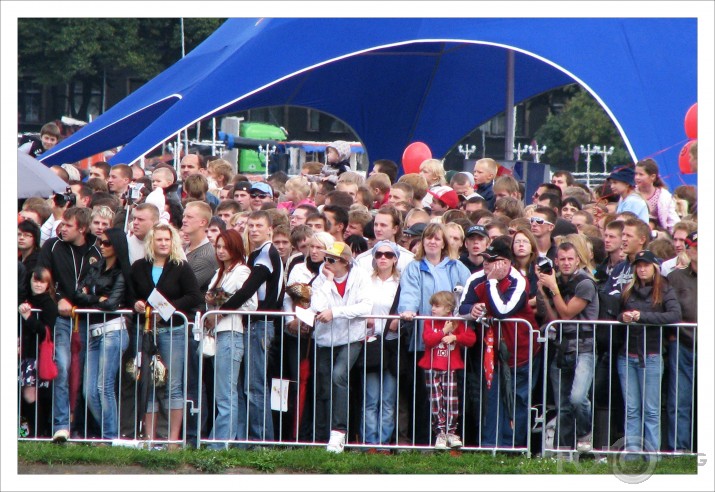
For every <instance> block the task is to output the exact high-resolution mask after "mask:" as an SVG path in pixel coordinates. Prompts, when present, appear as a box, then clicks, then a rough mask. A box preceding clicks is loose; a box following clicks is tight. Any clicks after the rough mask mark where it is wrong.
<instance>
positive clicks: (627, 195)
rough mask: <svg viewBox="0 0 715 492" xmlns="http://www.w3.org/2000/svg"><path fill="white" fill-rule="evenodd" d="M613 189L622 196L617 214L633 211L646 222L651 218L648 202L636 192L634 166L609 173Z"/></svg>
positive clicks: (609, 180)
mask: <svg viewBox="0 0 715 492" xmlns="http://www.w3.org/2000/svg"><path fill="white" fill-rule="evenodd" d="M608 182H609V183H610V184H611V190H613V192H614V193H615V194H617V195H618V196H620V197H621V198H620V199H619V200H618V207H617V208H616V214H620V213H621V212H632V213H634V214H635V215H636V216H637V217H638V218H639V219H641V220H642V221H643V222H645V223H646V224H647V223H648V221H649V220H650V214H649V212H648V203H646V201H645V200H644V199H643V197H641V196H640V195H639V194H638V193H637V192H636V172H635V171H634V170H633V168H632V167H621V168H618V169H616V170H615V171H613V172H612V173H611V174H609V175H608Z"/></svg>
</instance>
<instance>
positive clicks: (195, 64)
mask: <svg viewBox="0 0 715 492" xmlns="http://www.w3.org/2000/svg"><path fill="white" fill-rule="evenodd" d="M327 24H329V28H328V27H326V25H327ZM507 49H509V50H513V51H514V52H515V70H514V72H515V78H514V100H515V102H516V103H518V102H520V101H524V100H526V99H528V98H531V97H533V96H535V95H538V94H540V93H543V92H545V91H548V90H550V89H553V88H557V87H560V86H563V85H565V84H569V83H573V82H577V83H579V84H581V85H582V86H583V87H585V88H586V89H587V90H588V91H590V93H591V94H592V95H594V96H595V97H596V98H597V99H598V100H599V102H600V103H601V104H602V105H603V107H604V108H605V110H606V111H607V112H608V114H609V115H610V116H611V118H612V119H613V121H614V123H615V124H616V126H617V127H618V129H619V130H620V132H621V134H622V136H623V138H624V140H625V142H626V145H627V146H628V148H629V151H630V153H631V155H632V157H633V159H634V160H635V159H641V158H644V157H647V156H654V158H655V159H656V161H657V162H658V163H659V164H660V166H661V174H663V175H664V176H665V178H666V180H667V181H668V182H669V184H670V185H671V186H676V185H679V184H682V183H683V182H686V183H694V182H695V176H692V175H690V176H681V175H680V174H679V171H678V165H677V160H678V153H679V151H680V148H681V147H682V145H683V144H684V143H685V134H684V130H683V117H684V115H685V113H686V111H687V110H688V108H689V107H690V106H691V105H692V104H693V103H694V102H695V101H696V99H697V20H696V19H695V18H692V19H687V18H678V19H672V18H671V19H665V18H660V19H659V18H649V19H582V18H581V19H575V18H574V19H570V18H567V19H563V18H562V19H549V18H545V19H524V18H507V19H498V18H489V19H347V18H344V19H310V18H307V19H267V18H264V19H230V20H228V21H227V22H226V23H224V24H223V25H222V26H221V27H220V28H219V29H217V30H216V32H214V33H213V34H212V35H211V36H210V37H209V38H207V39H206V40H205V41H204V42H203V43H202V44H201V45H199V46H198V47H197V48H196V49H194V50H193V51H192V52H191V53H189V54H188V55H187V56H186V57H184V58H183V59H181V60H180V61H178V62H177V63H175V64H174V65H173V66H171V67H169V68H168V69H167V70H166V71H164V72H163V73H161V74H160V75H158V76H157V77H156V78H154V79H153V80H151V81H150V82H148V83H147V84H145V85H144V86H142V87H141V88H140V89H139V90H137V91H136V92H134V93H132V94H131V95H130V96H128V97H127V98H125V99H124V100H122V101H121V102H119V103H118V104H116V105H115V106H114V107H112V108H110V109H109V110H108V111H107V112H106V113H104V114H103V115H101V116H100V117H99V118H97V119H96V120H95V121H93V122H92V123H90V124H89V125H87V126H86V127H84V128H83V129H82V130H80V131H79V132H77V133H75V134H74V135H72V136H71V137H69V138H68V139H66V140H65V141H63V142H61V143H60V144H59V145H57V146H56V147H54V148H53V149H52V150H51V151H50V152H48V153H46V154H45V155H43V157H42V161H43V162H44V163H45V164H48V165H51V164H61V163H64V162H73V161H77V160H79V159H81V158H84V157H87V156H89V155H92V154H95V153H97V152H101V151H104V150H106V149H109V148H112V147H116V146H119V145H124V148H123V149H122V150H121V151H120V152H119V153H118V154H117V155H116V156H114V157H113V158H112V160H111V162H112V163H119V162H132V161H134V160H135V159H137V158H139V157H140V156H142V155H143V154H145V153H146V152H148V151H149V150H151V149H152V148H154V147H156V146H157V145H159V144H160V143H161V142H162V141H164V140H165V139H167V138H169V137H170V136H172V135H174V134H176V133H177V132H178V131H179V130H181V129H183V128H185V127H186V126H189V125H191V124H193V123H196V122H197V121H200V120H202V119H204V118H208V117H212V116H219V115H222V114H228V113H232V112H236V111H240V110H246V109H250V108H256V107H263V106H277V105H293V106H304V107H309V108H313V109H317V110H320V111H324V112H327V113H330V114H332V115H334V116H336V117H338V118H340V119H341V120H343V121H344V122H345V123H347V124H348V125H349V126H350V127H351V128H352V129H353V130H354V131H355V133H356V134H357V135H358V137H359V138H360V140H361V141H362V143H363V146H364V148H365V150H366V151H367V152H368V153H369V155H370V157H371V158H372V159H373V160H374V159H378V158H387V159H393V160H395V161H397V162H399V161H400V158H401V156H402V152H403V150H404V148H405V147H406V146H407V145H408V144H409V143H411V142H413V141H423V142H425V143H427V145H428V146H429V147H430V148H431V150H432V153H433V155H435V156H443V155H444V154H445V153H446V152H447V151H448V150H449V149H450V148H451V147H453V146H454V144H455V143H456V142H458V141H459V140H460V139H461V138H463V137H464V136H465V135H466V134H468V133H469V132H470V131H472V130H474V129H475V128H476V127H477V126H478V125H480V124H482V123H484V122H486V121H488V120H489V119H491V118H492V117H494V116H495V115H497V114H499V113H500V112H503V110H504V106H505V100H506V95H505V91H506V82H505V80H506V77H505V74H506V60H507ZM493 157H496V158H501V157H502V156H493Z"/></svg>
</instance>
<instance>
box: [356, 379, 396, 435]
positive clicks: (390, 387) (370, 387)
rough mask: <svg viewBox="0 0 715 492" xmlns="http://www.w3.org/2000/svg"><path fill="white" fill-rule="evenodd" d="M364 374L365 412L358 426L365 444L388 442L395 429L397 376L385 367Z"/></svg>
mask: <svg viewBox="0 0 715 492" xmlns="http://www.w3.org/2000/svg"><path fill="white" fill-rule="evenodd" d="M382 371H383V373H382V378H380V372H368V373H367V374H365V412H364V414H363V422H362V424H363V425H361V426H360V428H361V429H364V436H363V439H364V441H365V444H389V443H390V439H391V438H392V433H393V432H394V431H395V416H396V415H395V403H396V402H397V378H396V377H395V376H394V375H393V374H392V373H391V372H390V371H389V370H388V369H387V368H384V367H383V368H382Z"/></svg>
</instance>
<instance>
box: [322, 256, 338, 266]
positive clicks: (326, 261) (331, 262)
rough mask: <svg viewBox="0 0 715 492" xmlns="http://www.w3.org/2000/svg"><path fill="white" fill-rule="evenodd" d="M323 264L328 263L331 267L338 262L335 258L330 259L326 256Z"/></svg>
mask: <svg viewBox="0 0 715 492" xmlns="http://www.w3.org/2000/svg"><path fill="white" fill-rule="evenodd" d="M323 261H324V262H325V263H330V264H331V265H335V264H336V263H337V262H338V259H337V258H332V257H330V256H326V257H325V259H324V260H323Z"/></svg>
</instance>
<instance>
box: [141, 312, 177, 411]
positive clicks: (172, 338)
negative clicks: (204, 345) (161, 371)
mask: <svg viewBox="0 0 715 492" xmlns="http://www.w3.org/2000/svg"><path fill="white" fill-rule="evenodd" d="M156 345H157V347H158V349H159V355H161V360H162V362H164V365H165V366H166V385H165V386H164V387H163V388H161V387H160V388H156V391H153V388H152V390H150V391H149V397H148V398H147V410H146V411H147V412H149V413H153V412H156V411H158V405H157V402H156V397H157V396H158V397H159V398H160V399H161V401H162V405H163V406H164V408H166V409H167V410H180V409H182V408H184V362H185V359H186V354H185V351H186V326H184V325H180V326H174V327H173V328H171V329H170V328H157V333H156ZM160 393H163V395H159V394H160ZM167 403H168V405H167Z"/></svg>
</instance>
